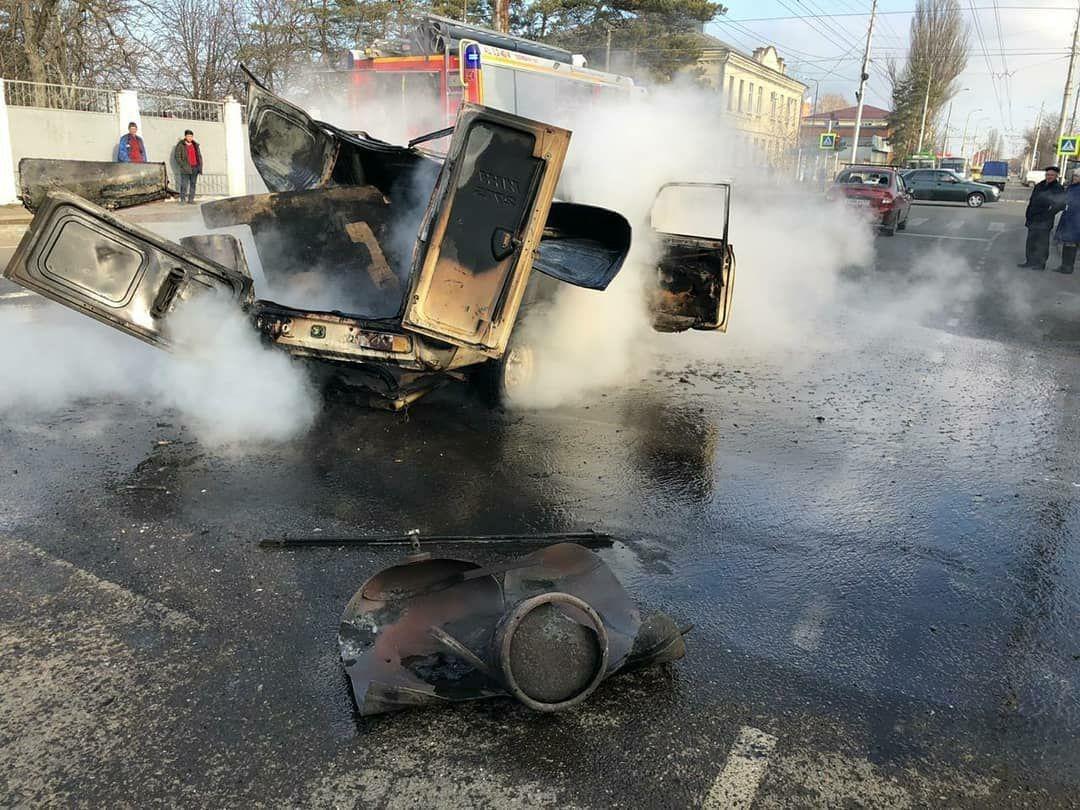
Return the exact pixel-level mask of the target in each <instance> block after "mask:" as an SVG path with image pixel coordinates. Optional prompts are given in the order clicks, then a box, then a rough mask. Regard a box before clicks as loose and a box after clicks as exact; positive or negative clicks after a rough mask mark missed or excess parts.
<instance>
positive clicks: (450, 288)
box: [403, 104, 570, 357]
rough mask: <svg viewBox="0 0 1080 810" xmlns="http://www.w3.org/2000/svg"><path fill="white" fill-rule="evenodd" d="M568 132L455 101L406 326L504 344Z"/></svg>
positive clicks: (493, 351) (482, 346)
mask: <svg viewBox="0 0 1080 810" xmlns="http://www.w3.org/2000/svg"><path fill="white" fill-rule="evenodd" d="M569 142H570V133H569V132H568V131H566V130H563V129H558V128H555V127H551V126H548V125H546V124H541V123H538V122H534V121H529V120H527V119H523V118H520V117H519V116H515V115H511V114H509V113H503V112H499V111H496V110H491V109H488V108H484V107H477V106H475V105H471V104H466V105H463V106H462V109H461V112H460V114H459V117H458V123H457V127H456V128H455V131H454V139H453V141H452V143H451V145H450V152H449V154H448V156H447V160H446V163H445V164H444V166H443V171H442V174H441V175H440V177H439V183H438V185H437V187H436V191H435V193H434V195H433V196H432V200H431V205H430V206H429V208H428V211H427V214H426V215H425V219H424V224H423V225H422V227H421V247H420V248H419V249H418V250H417V251H416V253H415V254H414V261H413V272H412V287H411V289H410V290H409V293H408V296H407V299H406V310H405V315H404V318H403V323H404V325H405V326H406V328H408V329H412V330H414V331H416V332H419V333H421V334H426V335H429V336H431V337H435V338H438V339H440V340H445V341H447V342H448V343H451V344H453V345H456V346H466V347H472V348H475V349H477V350H479V351H482V352H484V353H486V354H488V355H489V356H492V357H498V356H499V355H501V354H502V352H503V351H504V350H505V348H506V343H507V341H508V340H509V336H510V331H511V329H512V328H513V325H514V320H515V319H516V317H517V312H518V307H519V306H520V303H521V298H522V296H523V294H524V291H525V285H526V283H527V282H528V275H529V270H530V269H531V267H532V262H533V255H534V252H535V250H536V246H537V244H538V243H539V241H540V237H541V235H542V233H543V229H544V224H545V222H546V220H547V216H548V210H549V208H550V206H551V198H552V195H553V194H554V192H555V185H556V183H557V182H558V179H559V173H560V172H561V170H562V163H563V160H564V158H565V156H566V150H567V147H568V146H569Z"/></svg>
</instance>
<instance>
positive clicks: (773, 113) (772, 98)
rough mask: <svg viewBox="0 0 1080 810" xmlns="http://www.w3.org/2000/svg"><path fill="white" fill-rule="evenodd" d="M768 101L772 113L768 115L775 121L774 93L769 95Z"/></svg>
mask: <svg viewBox="0 0 1080 810" xmlns="http://www.w3.org/2000/svg"><path fill="white" fill-rule="evenodd" d="M769 101H770V103H771V104H772V112H771V113H770V115H771V116H772V120H773V121H775V120H776V93H769Z"/></svg>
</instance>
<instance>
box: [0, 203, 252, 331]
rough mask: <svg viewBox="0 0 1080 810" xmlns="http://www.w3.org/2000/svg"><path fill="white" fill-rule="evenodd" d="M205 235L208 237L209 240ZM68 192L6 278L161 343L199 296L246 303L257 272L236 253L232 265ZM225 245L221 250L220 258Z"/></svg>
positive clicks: (29, 236) (34, 226)
mask: <svg viewBox="0 0 1080 810" xmlns="http://www.w3.org/2000/svg"><path fill="white" fill-rule="evenodd" d="M203 241H205V238H203ZM192 248H193V249H189V248H188V247H185V246H184V245H181V244H177V243H175V242H170V241H169V240H167V239H163V238H162V237H160V236H157V235H156V234H153V233H150V232H149V231H145V230H143V229H142V228H139V227H138V226H136V225H132V224H130V223H127V222H123V221H121V220H119V219H117V218H116V217H114V216H113V215H112V214H110V213H109V212H108V211H106V210H104V209H103V208H100V207H98V206H96V205H94V204H93V203H90V202H88V201H87V200H84V199H83V198H81V197H78V196H76V195H74V194H71V193H69V192H63V191H53V192H50V193H49V194H48V195H47V196H46V197H45V198H44V200H43V201H42V203H41V205H40V207H39V208H38V212H37V214H36V215H35V216H34V219H33V221H32V222H31V223H30V227H29V229H28V230H27V231H26V233H25V234H24V235H23V238H22V240H21V241H20V242H19V246H18V248H16V250H15V253H14V255H13V256H12V257H11V261H10V262H8V265H7V267H6V268H5V269H4V277H5V278H7V279H10V280H11V281H14V282H15V283H16V284H19V285H21V286H23V287H25V288H27V289H28V290H32V291H34V292H36V293H40V294H41V295H43V296H44V297H46V298H49V299H51V300H53V301H55V302H57V303H59V304H63V305H64V306H66V307H68V308H69V309H73V310H75V311H76V312H81V313H82V314H84V315H89V316H90V317H91V318H96V319H97V320H99V321H101V322H102V323H105V324H107V325H109V326H112V327H113V328H115V329H119V330H120V331H122V332H126V333H128V334H129V335H134V336H135V337H137V338H139V339H141V340H144V341H146V342H147V343H151V344H154V345H158V346H168V345H170V342H171V341H170V336H169V330H168V326H167V323H166V322H167V319H168V318H169V316H170V315H171V314H173V313H174V312H175V311H177V309H178V308H181V307H185V306H188V305H190V303H191V302H192V301H194V300H196V299H197V298H199V297H201V296H204V295H207V294H210V293H215V292H216V293H219V294H223V295H225V296H228V297H229V298H231V299H233V300H236V301H237V302H238V305H239V304H246V303H248V302H250V300H251V298H252V285H251V276H250V275H249V274H248V273H247V272H246V267H243V261H242V259H241V258H239V255H236V256H235V258H234V260H233V263H234V267H227V266H225V265H224V264H219V263H218V262H216V261H212V260H210V259H208V258H206V257H205V256H204V255H200V253H197V252H194V251H195V250H199V251H200V252H206V251H207V250H208V247H207V246H206V245H204V244H202V242H199V243H198V244H193V245H192ZM226 254H227V251H225V250H217V251H216V252H215V255H217V256H218V257H219V258H222V260H225V259H224V258H223V257H224V256H225V255H226Z"/></svg>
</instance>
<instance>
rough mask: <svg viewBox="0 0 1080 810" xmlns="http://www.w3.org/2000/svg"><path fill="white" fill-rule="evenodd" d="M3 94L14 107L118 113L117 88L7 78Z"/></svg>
mask: <svg viewBox="0 0 1080 810" xmlns="http://www.w3.org/2000/svg"><path fill="white" fill-rule="evenodd" d="M4 98H5V100H6V101H7V103H8V105H9V106H11V107H42V108H45V109H49V110H78V111H80V112H96V113H115V112H116V91H115V90H103V89H101V88H97V87H78V86H75V85H69V84H42V83H39V82H26V81H22V80H19V79H4Z"/></svg>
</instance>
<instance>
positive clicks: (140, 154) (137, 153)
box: [116, 121, 147, 163]
mask: <svg viewBox="0 0 1080 810" xmlns="http://www.w3.org/2000/svg"><path fill="white" fill-rule="evenodd" d="M116 159H117V160H118V161H119V162H120V163H146V160H147V158H146V144H145V143H143V139H142V138H141V137H140V136H139V125H138V124H136V123H135V122H134V121H132V122H131V123H130V124H128V131H127V134H126V135H121V136H120V145H119V146H117V147H116Z"/></svg>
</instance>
